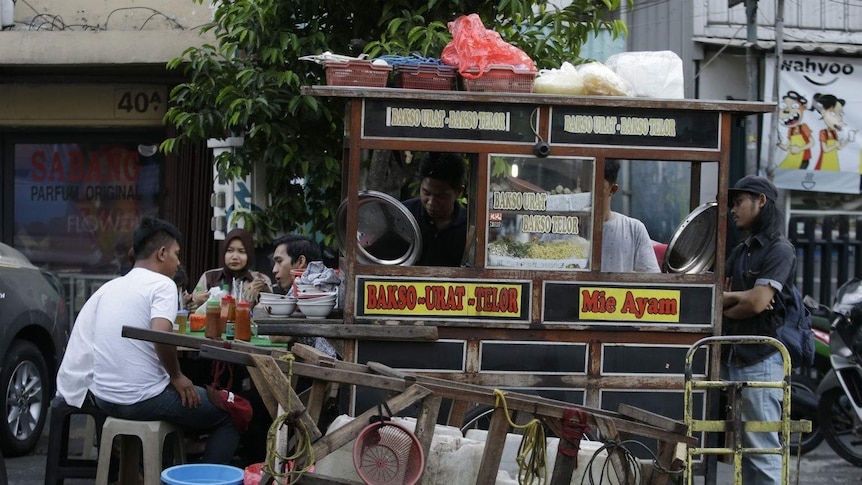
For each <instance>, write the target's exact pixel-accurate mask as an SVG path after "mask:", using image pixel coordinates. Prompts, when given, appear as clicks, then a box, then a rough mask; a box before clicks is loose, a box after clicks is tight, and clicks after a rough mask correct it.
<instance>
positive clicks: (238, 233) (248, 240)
mask: <svg viewBox="0 0 862 485" xmlns="http://www.w3.org/2000/svg"><path fill="white" fill-rule="evenodd" d="M234 239H239V240H240V241H242V245H243V247H244V248H245V254H246V256H247V257H248V259H247V260H246V263H245V267H243V268H241V269H240V270H238V271H234V270H232V269H230V268H228V267H227V265H224V266H223V267H222V272H223V273H224V274H225V276H227V277H228V278H236V279H237V280H239V279H243V277H245V276H246V275H247V274H248V273H249V272H250V271H251V268H253V267H254V239H253V238H252V237H251V234H250V233H249V232H248V231H246V230H245V229H241V228H239V227H237V228H236V229H231V231H230V232H229V233H227V236H225V238H224V241H222V244H221V257H222V264H224V257H225V255H226V254H227V247H228V246H229V245H230V242H231V241H232V240H234Z"/></svg>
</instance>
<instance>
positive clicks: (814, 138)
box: [761, 55, 862, 194]
mask: <svg viewBox="0 0 862 485" xmlns="http://www.w3.org/2000/svg"><path fill="white" fill-rule="evenodd" d="M774 69H775V57H768V58H767V59H766V70H765V72H766V79H765V82H764V85H765V86H766V88H765V91H764V99H773V93H772V89H773V88H772V86H773V81H772V78H773V72H774ZM779 76H780V77H779V88H778V89H779V91H778V107H777V116H778V133H777V137H776V138H777V144H776V145H777V146H769V141H770V136H769V135H770V133H769V129H770V127H771V126H772V124H771V123H772V120H771V116H772V115H768V114H767V115H764V120H763V126H764V132H763V136H762V137H761V166H763V167H765V166H766V164H767V160H768V155H769V150H774V152H775V154H774V161H775V165H776V171H775V185H776V186H778V187H779V188H784V189H792V190H801V191H810V192H837V193H844V194H858V193H859V192H860V173H862V133H859V130H860V129H862V59H859V58H850V57H822V56H806V55H785V56H784V58H783V60H782V62H781V66H780V74H779Z"/></svg>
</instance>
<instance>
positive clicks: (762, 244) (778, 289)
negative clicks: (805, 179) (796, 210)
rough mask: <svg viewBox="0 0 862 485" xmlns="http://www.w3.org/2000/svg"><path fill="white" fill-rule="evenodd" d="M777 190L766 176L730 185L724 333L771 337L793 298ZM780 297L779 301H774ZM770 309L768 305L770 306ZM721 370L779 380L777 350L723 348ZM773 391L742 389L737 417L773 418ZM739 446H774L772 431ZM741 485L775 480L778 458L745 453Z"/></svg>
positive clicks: (792, 262) (792, 261)
mask: <svg viewBox="0 0 862 485" xmlns="http://www.w3.org/2000/svg"><path fill="white" fill-rule="evenodd" d="M777 198H778V191H777V190H776V188H775V186H774V185H772V182H770V181H769V180H768V179H766V178H764V177H759V176H754V175H748V176H746V177H743V178H742V179H740V180H739V181H738V182H737V183H736V184H735V185H734V186H733V188H732V189H730V190H729V199H730V200H729V203H730V204H732V209H731V211H730V213H731V215H732V216H733V222H734V224H735V225H736V227H737V228H738V229H740V230H741V231H743V232H744V233H745V236H746V237H745V239H744V240H743V241H742V242H741V243H739V245H737V246H736V247H735V248H734V249H733V250H732V251H731V252H730V254H729V256H728V258H727V262H726V263H725V267H724V268H725V275H726V281H725V292H724V293H723V298H722V299H723V303H724V327H723V329H724V334H725V335H759V336H767V337H776V330H777V328H778V326H779V325H780V324H781V323H782V322H783V319H784V315H783V314H782V313H781V312H779V311H778V308H786V307H787V306H788V305H790V304H792V301H793V293H792V292H793V284H794V278H795V275H796V250H795V249H794V247H793V245H792V244H791V243H790V241H788V240H787V238H786V237H784V235H783V231H782V229H783V227H784V218H783V217H782V215H781V213H780V212H779V210H778V207H777V206H776V203H775V201H776V199H777ZM779 298H780V299H783V302H784V305H780V304H778V299H779ZM773 306H775V309H773ZM722 371H723V373H724V375H725V376H726V377H727V378H728V379H729V380H731V381H760V382H767V381H773V382H774V381H782V380H783V379H784V368H783V361H782V357H781V354H780V353H779V352H778V349H777V348H776V347H774V346H772V345H769V344H739V345H731V346H729V347H727V348H726V349H725V351H724V352H723V353H722ZM781 399H782V391H781V390H780V389H764V388H745V389H743V391H742V394H741V399H740V400H739V401H737V404H738V405H740V406H742V420H743V421H780V420H781ZM742 439H743V446H745V447H746V448H779V447H780V446H781V443H780V442H779V438H778V433H775V432H772V433H744V434H743V437H742ZM742 482H743V483H745V484H746V485H749V484H754V485H764V484H776V485H777V484H779V483H781V455H775V454H771V455H760V454H758V455H755V454H746V455H744V457H743V461H742Z"/></svg>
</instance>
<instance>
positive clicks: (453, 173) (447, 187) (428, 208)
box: [404, 152, 467, 266]
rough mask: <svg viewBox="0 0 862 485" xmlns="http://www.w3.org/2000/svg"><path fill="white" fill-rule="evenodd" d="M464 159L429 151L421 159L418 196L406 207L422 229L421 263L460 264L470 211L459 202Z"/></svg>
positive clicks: (462, 185)
mask: <svg viewBox="0 0 862 485" xmlns="http://www.w3.org/2000/svg"><path fill="white" fill-rule="evenodd" d="M465 172H466V168H465V164H464V158H463V156H462V155H460V154H457V153H436V152H432V153H428V154H427V155H426V156H425V157H424V158H422V160H421V161H420V162H419V180H420V185H419V197H416V198H413V199H410V200H407V201H405V202H404V206H405V207H407V209H408V210H409V211H410V212H411V213H412V214H413V216H414V217H415V218H416V222H417V223H419V229H420V231H421V232H422V256H421V257H420V258H419V260H418V261H417V262H416V264H417V265H419V266H461V258H462V256H463V255H464V245H465V244H466V242H467V211H466V209H465V208H464V207H463V206H462V205H461V203H460V202H458V198H459V197H461V194H463V193H464V174H465Z"/></svg>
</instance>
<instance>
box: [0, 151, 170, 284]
mask: <svg viewBox="0 0 862 485" xmlns="http://www.w3.org/2000/svg"><path fill="white" fill-rule="evenodd" d="M14 157H15V177H14V178H15V209H14V216H15V218H14V230H13V233H14V240H13V243H14V245H15V247H16V248H17V249H19V250H20V251H22V252H23V253H24V254H25V255H27V257H29V258H30V260H31V261H32V262H33V263H34V264H36V265H40V266H44V267H48V268H51V269H53V270H68V271H82V272H89V273H115V272H116V273H119V272H121V270H122V269H123V268H125V267H127V265H128V262H127V258H126V254H127V251H128V248H129V245H130V243H131V235H132V232H133V231H134V228H135V226H136V225H137V223H138V221H139V220H140V218H141V217H142V216H144V215H156V214H157V213H158V196H159V193H160V187H161V181H160V178H161V176H160V173H161V162H162V160H163V156H162V155H161V154H160V153H159V152H158V151H157V150H155V147H154V146H152V145H138V144H136V143H98V142H95V143H61V144H51V143H17V144H15V146H14Z"/></svg>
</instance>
